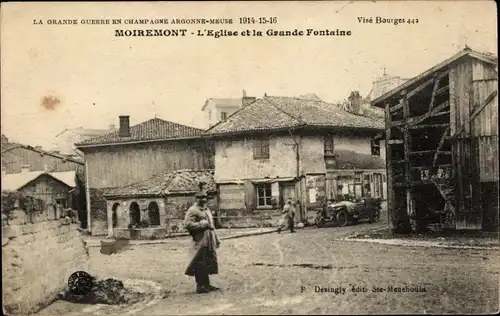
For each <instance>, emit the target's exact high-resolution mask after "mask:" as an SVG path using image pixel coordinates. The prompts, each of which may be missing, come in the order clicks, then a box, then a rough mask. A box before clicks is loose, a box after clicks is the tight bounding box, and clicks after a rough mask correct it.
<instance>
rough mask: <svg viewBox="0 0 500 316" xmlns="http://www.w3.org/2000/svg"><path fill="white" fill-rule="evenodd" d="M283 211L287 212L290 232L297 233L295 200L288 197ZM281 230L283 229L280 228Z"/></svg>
mask: <svg viewBox="0 0 500 316" xmlns="http://www.w3.org/2000/svg"><path fill="white" fill-rule="evenodd" d="M283 213H285V214H286V219H287V221H288V228H289V229H290V233H295V222H294V218H295V202H293V200H292V199H288V200H287V201H286V204H285V206H284V207H283ZM280 231H281V229H280Z"/></svg>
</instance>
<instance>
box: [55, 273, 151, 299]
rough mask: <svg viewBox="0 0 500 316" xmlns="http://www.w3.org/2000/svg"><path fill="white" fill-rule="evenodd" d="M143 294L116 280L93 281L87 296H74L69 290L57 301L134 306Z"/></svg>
mask: <svg viewBox="0 0 500 316" xmlns="http://www.w3.org/2000/svg"><path fill="white" fill-rule="evenodd" d="M143 296H144V293H139V292H135V291H131V290H129V289H127V288H125V287H124V286H123V282H122V281H120V280H116V279H111V278H109V279H105V280H99V281H98V280H94V282H93V285H92V289H91V291H90V293H89V294H87V295H76V294H74V293H72V292H71V291H70V290H69V289H67V290H66V291H64V292H62V293H60V295H59V299H61V300H65V301H68V302H72V303H80V304H107V305H121V304H134V303H136V302H138V301H139V300H141V299H142V297H143Z"/></svg>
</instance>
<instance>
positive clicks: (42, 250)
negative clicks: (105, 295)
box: [2, 212, 89, 315]
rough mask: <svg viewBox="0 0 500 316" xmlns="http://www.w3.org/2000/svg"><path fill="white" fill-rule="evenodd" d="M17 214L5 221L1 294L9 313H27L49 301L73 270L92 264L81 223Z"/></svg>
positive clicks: (3, 226) (63, 285) (3, 224)
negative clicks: (79, 227) (79, 226)
mask: <svg viewBox="0 0 500 316" xmlns="http://www.w3.org/2000/svg"><path fill="white" fill-rule="evenodd" d="M18 214H19V215H18V216H17V218H15V219H14V220H11V221H9V222H10V225H6V223H2V288H3V294H2V295H3V302H4V307H5V310H6V311H7V313H8V314H9V315H16V314H17V315H27V314H29V313H31V312H34V311H36V310H38V309H39V308H41V307H43V306H44V305H46V304H48V303H50V302H51V301H52V300H54V299H55V298H56V296H57V294H58V293H59V292H60V291H61V290H63V289H64V288H65V286H66V284H67V281H68V278H69V276H70V275H71V274H72V273H73V272H75V271H78V270H87V271H88V268H89V255H88V252H87V249H86V247H85V244H84V241H83V239H82V238H81V236H80V233H79V232H78V230H77V228H78V224H72V223H71V220H69V219H57V220H50V219H47V217H34V218H30V219H29V220H27V218H26V217H24V215H21V214H23V212H18Z"/></svg>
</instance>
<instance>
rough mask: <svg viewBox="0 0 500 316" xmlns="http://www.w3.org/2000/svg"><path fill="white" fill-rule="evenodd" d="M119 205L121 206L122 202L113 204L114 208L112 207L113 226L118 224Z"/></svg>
mask: <svg viewBox="0 0 500 316" xmlns="http://www.w3.org/2000/svg"><path fill="white" fill-rule="evenodd" d="M118 207H120V203H115V204H113V208H112V209H111V211H112V215H111V222H112V223H113V228H116V227H117V226H118Z"/></svg>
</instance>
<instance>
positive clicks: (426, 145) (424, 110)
mask: <svg viewBox="0 0 500 316" xmlns="http://www.w3.org/2000/svg"><path fill="white" fill-rule="evenodd" d="M497 66H498V59H497V57H495V56H492V55H489V54H482V53H478V52H475V51H472V50H471V49H469V48H465V49H464V50H463V51H461V52H459V53H458V54H456V55H455V56H453V57H451V58H449V59H447V60H445V61H444V62H442V63H440V64H438V65H436V66H435V67H433V68H431V69H429V70H428V71H426V72H424V73H422V74H421V75H419V76H417V77H415V78H413V79H411V80H409V81H407V82H405V83H404V84H403V85H401V86H399V87H397V88H395V89H393V90H392V91H389V92H387V93H386V94H384V95H382V96H380V97H379V98H377V99H375V100H373V101H372V103H371V105H372V106H377V107H380V108H384V109H385V121H386V130H385V141H386V142H385V143H386V163H387V187H388V199H387V200H388V202H387V207H388V211H389V212H390V217H391V220H392V226H393V229H394V230H395V231H399V232H409V231H411V230H416V231H420V230H425V229H427V228H428V227H429V225H430V224H436V225H437V226H438V227H439V228H453V229H483V228H486V227H487V226H493V228H495V229H498V123H497V121H498V88H497V80H498V71H497Z"/></svg>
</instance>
